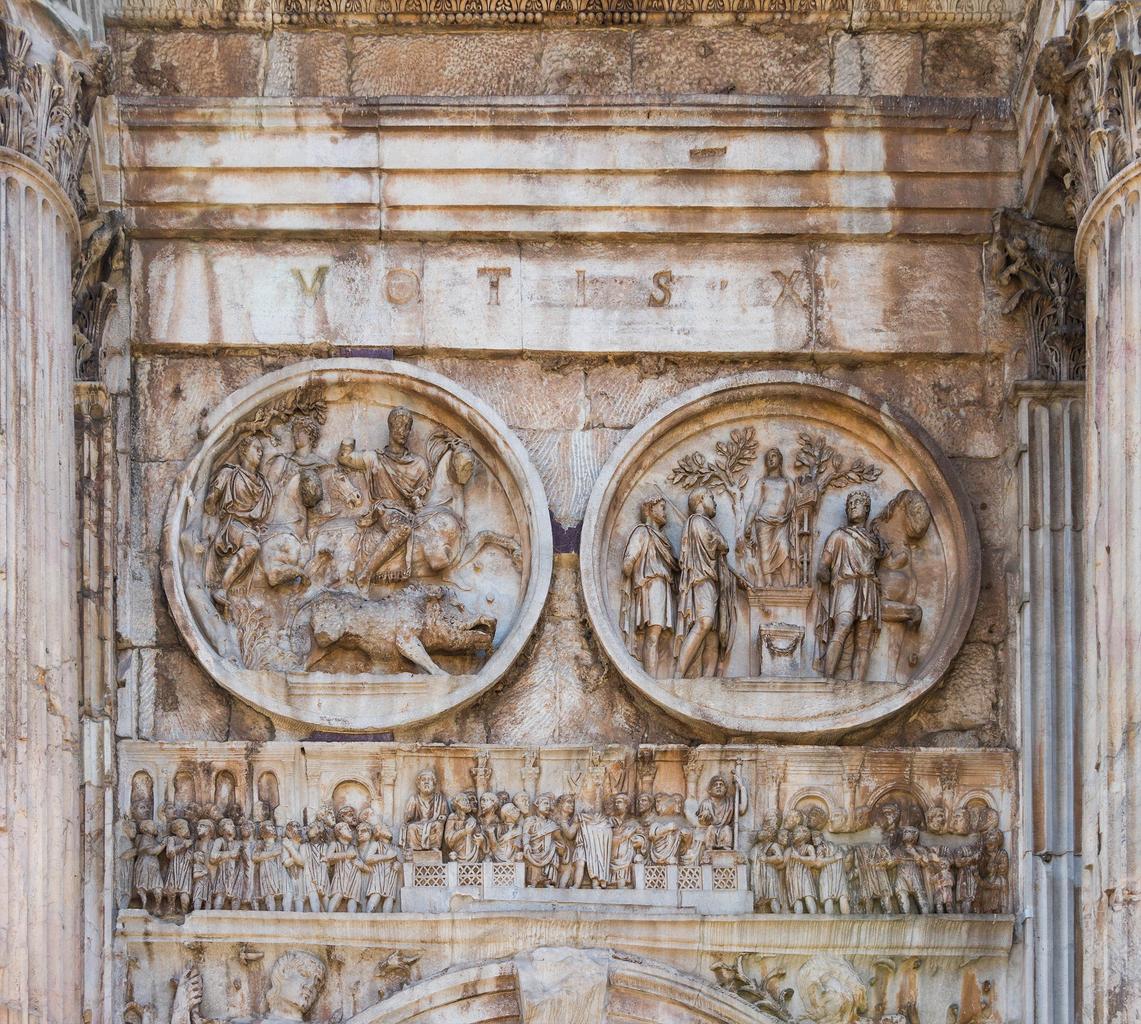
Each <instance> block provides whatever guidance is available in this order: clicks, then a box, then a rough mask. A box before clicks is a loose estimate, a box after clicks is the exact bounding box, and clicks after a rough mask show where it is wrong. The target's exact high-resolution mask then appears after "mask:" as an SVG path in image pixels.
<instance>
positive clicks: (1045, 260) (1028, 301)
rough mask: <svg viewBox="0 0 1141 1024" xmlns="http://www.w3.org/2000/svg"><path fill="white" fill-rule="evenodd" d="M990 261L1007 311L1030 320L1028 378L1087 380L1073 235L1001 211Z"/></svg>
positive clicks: (1081, 299) (993, 279)
mask: <svg viewBox="0 0 1141 1024" xmlns="http://www.w3.org/2000/svg"><path fill="white" fill-rule="evenodd" d="M987 262H988V270H989V275H990V280H991V282H992V283H993V284H994V286H995V287H996V288H998V289H999V291H1000V292H1001V293H1002V295H1003V298H1004V300H1005V301H1004V304H1003V312H1004V313H1016V312H1018V311H1019V310H1021V311H1022V312H1023V313H1024V314H1025V316H1026V326H1027V330H1028V335H1029V336H1028V338H1027V352H1026V364H1027V365H1026V376H1027V378H1029V379H1030V380H1046V381H1057V382H1063V381H1072V380H1084V379H1085V375H1086V353H1085V290H1084V288H1083V287H1082V282H1081V278H1080V277H1079V275H1078V272H1077V269H1076V268H1075V266H1074V234H1073V232H1072V231H1067V230H1066V229H1064V228H1058V227H1053V226H1050V225H1046V224H1042V223H1040V222H1039V221H1036V220H1032V219H1031V218H1029V217H1026V216H1024V215H1022V214H1021V213H1018V212H1017V211H1015V210H999V211H998V212H997V213H996V214H995V215H994V233H993V234H992V236H991V242H990V248H989V251H988V253H987Z"/></svg>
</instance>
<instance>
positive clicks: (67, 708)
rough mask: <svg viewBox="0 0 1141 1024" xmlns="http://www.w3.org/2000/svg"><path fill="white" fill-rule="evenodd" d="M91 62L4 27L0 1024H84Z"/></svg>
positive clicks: (101, 57)
mask: <svg viewBox="0 0 1141 1024" xmlns="http://www.w3.org/2000/svg"><path fill="white" fill-rule="evenodd" d="M94 56H95V58H96V60H95V61H93V62H92V61H86V60H79V59H76V58H73V57H70V56H68V55H67V54H64V53H61V52H58V51H56V50H55V49H54V48H52V47H51V46H50V45H49V43H48V42H47V41H45V40H39V41H37V38H36V37H35V36H34V35H33V34H32V32H30V31H29V30H28V29H25V28H22V27H20V26H19V25H16V24H14V23H12V22H10V21H6V20H3V19H0V455H2V457H3V462H2V465H3V470H2V473H0V531H2V539H0V622H2V623H3V631H4V650H3V673H2V676H0V1024H16V1022H19V1024H78V1022H80V1021H82V1020H83V1019H84V1013H83V969H84V940H83V915H84V892H83V888H82V885H81V875H82V871H83V843H84V837H85V831H87V830H85V817H84V795H83V788H82V787H83V777H82V747H83V731H82V725H81V705H82V690H81V674H82V673H81V666H80V644H81V641H80V620H79V597H80V575H79V559H78V554H77V552H78V547H79V539H80V533H79V526H78V495H77V487H76V436H75V392H74V379H75V372H74V371H75V345H74V340H73V324H72V309H73V307H72V261H73V258H74V256H75V254H76V250H77V248H78V244H79V235H80V229H79V222H78V219H77V212H76V211H77V209H78V208H79V207H80V206H81V205H82V200H81V198H80V188H79V180H80V176H81V174H82V173H83V168H84V166H85V163H86V160H87V153H88V147H89V141H90V135H89V130H88V125H89V122H90V119H91V116H92V112H93V110H94V106H95V102H96V99H97V97H98V95H100V93H101V92H102V90H103V89H104V87H105V81H106V72H107V54H106V51H105V50H102V51H98V52H96V53H95V54H94Z"/></svg>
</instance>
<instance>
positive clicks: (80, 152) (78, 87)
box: [0, 19, 111, 211]
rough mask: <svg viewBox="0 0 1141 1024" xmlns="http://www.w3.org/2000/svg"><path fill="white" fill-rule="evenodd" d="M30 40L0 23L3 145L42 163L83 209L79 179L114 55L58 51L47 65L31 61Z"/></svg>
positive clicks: (104, 50) (0, 128) (0, 127)
mask: <svg viewBox="0 0 1141 1024" xmlns="http://www.w3.org/2000/svg"><path fill="white" fill-rule="evenodd" d="M31 49H32V37H31V36H30V35H29V34H28V33H27V32H25V31H24V30H23V29H22V28H19V27H18V26H16V25H13V24H11V23H10V22H8V21H4V20H2V19H0V146H5V147H7V148H9V149H14V150H15V151H16V152H18V153H21V154H22V155H24V156H26V157H28V158H30V159H32V160H34V161H35V162H36V163H38V164H40V165H41V166H42V167H43V168H44V169H45V170H46V171H47V172H48V173H49V174H51V175H52V177H54V178H55V179H56V181H58V182H59V184H60V186H61V187H62V188H63V190H64V192H66V193H67V196H68V198H69V199H70V200H71V202H72V203H73V205H74V206H75V207H76V209H77V210H79V211H82V209H83V200H82V197H81V195H80V187H79V179H80V176H81V174H82V173H83V166H84V162H85V160H86V157H87V150H88V147H89V145H90V141H91V136H90V131H89V127H88V126H89V124H90V121H91V115H92V112H93V111H94V108H95V101H96V99H97V98H98V97H99V96H101V95H103V94H104V93H105V92H106V89H107V83H108V81H109V78H110V63H111V52H110V50H109V49H108V48H107V47H99V48H97V49H95V50H93V51H92V53H91V56H90V59H89V60H76V59H73V58H71V57H68V56H67V55H66V54H63V53H57V54H56V57H55V60H54V61H53V62H52V63H50V64H48V63H45V62H42V61H32V60H29V55H30V53H31Z"/></svg>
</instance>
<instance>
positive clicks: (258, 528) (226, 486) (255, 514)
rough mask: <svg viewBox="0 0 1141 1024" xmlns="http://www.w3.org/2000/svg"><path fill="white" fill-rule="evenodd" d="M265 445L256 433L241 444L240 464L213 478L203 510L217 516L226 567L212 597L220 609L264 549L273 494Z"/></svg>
mask: <svg viewBox="0 0 1141 1024" xmlns="http://www.w3.org/2000/svg"><path fill="white" fill-rule="evenodd" d="M264 455H265V444H264V442H263V441H262V439H261V438H260V437H259V436H258V435H257V434H247V435H246V436H245V437H243V438H242V439H241V440H240V441H239V442H238V447H237V451H236V458H237V462H233V463H230V462H228V463H226V465H224V466H223V467H222V468H221V469H220V470H218V472H217V473H216V474H215V475H214V479H213V480H212V481H211V482H210V488H209V490H208V491H207V493H206V500H205V502H204V504H203V509H204V510H205V512H206V514H207V515H210V516H217V518H218V529H217V531H216V532H215V534H214V540H213V548H214V554H215V556H216V557H218V558H219V559H221V561H222V562H223V564H224V565H225V569H224V570H223V572H222V580H221V584H220V586H218V587H217V588H216V589H215V590H214V591H213V592H212V594H211V596H212V597H213V599H214V603H215V604H216V605H218V607H219V608H223V609H224V608H225V607H226V606H227V605H228V604H229V603H230V590H231V588H232V587H233V586H234V584H235V583H237V582H238V580H240V579H241V578H242V577H243V576H244V575H245V574H246V573H247V572H249V570H250V568H251V567H252V566H253V564H254V559H255V558H257V555H258V552H259V551H260V550H261V532H262V529H263V527H264V524H265V520H266V517H267V516H268V515H269V510H270V506H271V503H272V500H273V494H272V491H271V489H270V486H269V482H268V481H267V480H266V478H265V477H264V476H263V475H262V473H261V461H262V458H263V456H264Z"/></svg>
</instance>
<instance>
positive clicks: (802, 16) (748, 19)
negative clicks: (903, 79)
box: [108, 0, 1022, 31]
mask: <svg viewBox="0 0 1141 1024" xmlns="http://www.w3.org/2000/svg"><path fill="white" fill-rule="evenodd" d="M1021 13H1022V12H1021V7H1020V6H1019V5H1014V4H1010V3H1009V0H958V2H955V3H947V2H944V0H923V2H918V3H917V2H914V0H270V2H269V3H265V2H264V0H118V2H117V3H115V4H114V5H113V6H112V7H111V8H110V9H109V10H108V15H109V17H110V18H111V19H112V20H114V21H117V22H122V23H130V24H148V25H181V26H186V27H194V28H207V27H215V28H223V27H230V28H233V27H241V28H255V29H260V30H263V31H264V30H266V29H268V28H271V27H274V26H283V27H303V28H319V27H336V26H340V27H347V28H355V29H361V30H364V29H368V28H372V29H376V28H377V27H386V26H400V25H407V26H413V25H415V26H422V27H424V28H426V29H430V28H432V27H438V26H450V25H456V26H467V27H471V28H479V27H481V26H483V27H489V28H507V27H512V26H519V27H527V26H536V25H540V24H544V23H554V24H559V25H576V24H577V25H582V26H584V27H587V28H590V27H597V26H599V25H616V26H623V25H629V26H638V25H644V24H664V25H672V24H684V23H686V22H689V21H692V20H693V19H694V18H698V19H700V20H702V21H708V22H713V23H719V22H723V23H725V24H726V25H732V24H733V23H734V22H739V23H765V22H769V23H773V22H777V23H791V24H829V25H831V24H839V25H842V26H848V27H851V28H853V29H865V28H870V27H891V26H899V27H901V28H905V29H916V28H940V27H946V26H953V25H966V26H969V25H978V24H1014V23H1016V22H1017V21H1018V19H1019V18H1020V17H1021Z"/></svg>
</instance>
